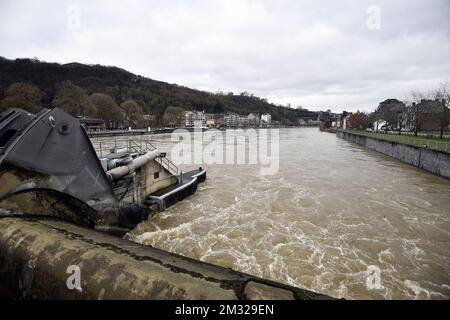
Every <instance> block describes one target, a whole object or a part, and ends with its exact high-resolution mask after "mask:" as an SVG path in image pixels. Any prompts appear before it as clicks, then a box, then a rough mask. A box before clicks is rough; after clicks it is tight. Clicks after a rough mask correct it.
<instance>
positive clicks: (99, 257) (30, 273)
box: [0, 217, 329, 300]
mask: <svg viewBox="0 0 450 320" xmlns="http://www.w3.org/2000/svg"><path fill="white" fill-rule="evenodd" d="M74 266H76V268H79V269H78V271H77V269H76V268H74ZM77 275H79V277H78V278H76V276H77ZM77 279H79V287H78V286H77V285H78V284H77ZM68 284H69V285H68ZM2 298H8V299H183V300H184V299H200V300H202V299H213V300H216V299H230V300H234V299H256V300H259V299H280V300H281V299H327V298H329V297H327V296H324V295H320V294H317V293H314V292H311V291H307V290H303V289H299V288H295V287H291V286H288V285H284V284H280V283H276V282H273V281H269V280H264V279H260V278H257V277H253V276H251V275H248V274H244V273H240V272H236V271H233V270H231V269H226V268H222V267H219V266H215V265H212V264H208V263H204V262H201V261H196V260H193V259H189V258H185V257H182V256H179V255H176V254H172V253H169V252H166V251H163V250H160V249H157V248H152V247H148V246H143V245H140V244H137V243H133V242H130V241H127V240H124V239H120V238H116V237H113V236H110V235H106V234H103V233H100V232H96V231H94V230H90V229H85V228H81V227H78V226H75V225H72V224H69V223H65V222H61V221H52V220H37V219H29V220H27V219H21V218H6V217H4V218H0V299H2Z"/></svg>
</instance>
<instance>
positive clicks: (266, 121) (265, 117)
mask: <svg viewBox="0 0 450 320" xmlns="http://www.w3.org/2000/svg"><path fill="white" fill-rule="evenodd" d="M261 121H262V122H263V124H266V125H269V124H271V123H272V116H271V115H270V114H269V113H264V114H262V115H261Z"/></svg>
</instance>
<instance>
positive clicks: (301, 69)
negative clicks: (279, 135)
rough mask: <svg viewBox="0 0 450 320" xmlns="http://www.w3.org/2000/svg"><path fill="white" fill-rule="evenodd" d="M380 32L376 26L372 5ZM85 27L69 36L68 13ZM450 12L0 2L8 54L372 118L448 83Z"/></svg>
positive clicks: (267, 4)
mask: <svg viewBox="0 0 450 320" xmlns="http://www.w3.org/2000/svg"><path fill="white" fill-rule="evenodd" d="M373 4H375V5H378V6H379V8H380V10H381V29H380V30H369V29H368V28H367V26H366V20H367V18H368V15H367V12H366V11H367V8H368V6H369V5H373ZM70 5H78V6H79V8H80V9H81V25H80V26H81V28H80V29H79V30H76V31H74V30H70V29H69V28H67V19H68V15H67V8H68V6H70ZM448 16H450V4H449V2H448V1H446V0H436V1H426V0H413V1H404V0H399V1H375V0H372V1H366V0H363V1H361V0H356V1H350V0H345V1H331V0H330V1H297V0H285V1H274V0H266V1H260V0H246V1H243V0H236V1H230V0H217V1H200V0H193V1H137V0H129V1H127V2H126V3H124V2H120V3H119V2H112V1H87V0H86V1H40V2H39V3H38V2H35V1H23V0H21V1H10V2H5V1H2V2H0V27H1V29H0V43H1V44H2V47H1V50H0V55H3V56H6V57H8V58H15V57H25V56H28V57H34V56H37V57H39V58H40V59H42V60H48V61H57V62H71V61H79V62H85V63H100V64H106V65H117V66H120V67H122V68H125V69H128V70H130V71H132V72H135V73H138V74H141V75H145V76H148V77H151V78H154V79H158V80H162V81H167V82H170V83H178V84H180V85H185V86H190V87H194V88H199V89H203V90H210V91H216V90H219V89H220V90H222V91H233V92H241V91H249V92H252V93H254V94H257V95H259V96H262V97H267V98H268V99H269V100H270V101H272V102H275V103H284V104H286V103H291V104H292V105H303V106H306V107H310V108H311V109H319V108H332V109H334V110H337V111H339V110H342V109H347V110H356V109H365V110H370V109H372V108H374V107H375V106H376V105H377V103H378V102H379V101H381V100H383V99H385V98H389V97H398V98H403V97H405V96H406V95H407V94H408V92H409V91H410V90H412V89H424V90H426V89H428V88H429V87H432V86H434V85H438V84H439V82H442V81H446V80H450V79H449V76H450V61H449V59H448V57H450V41H449V40H450V34H449V30H450V23H449V19H448Z"/></svg>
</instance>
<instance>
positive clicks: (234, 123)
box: [225, 113, 241, 127]
mask: <svg viewBox="0 0 450 320" xmlns="http://www.w3.org/2000/svg"><path fill="white" fill-rule="evenodd" d="M240 123H241V117H240V116H239V115H238V114H236V113H228V114H226V115H225V126H227V127H238V126H239V124H240Z"/></svg>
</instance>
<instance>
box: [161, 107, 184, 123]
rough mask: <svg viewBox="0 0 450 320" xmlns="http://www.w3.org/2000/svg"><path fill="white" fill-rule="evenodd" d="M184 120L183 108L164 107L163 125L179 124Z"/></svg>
mask: <svg viewBox="0 0 450 320" xmlns="http://www.w3.org/2000/svg"><path fill="white" fill-rule="evenodd" d="M183 120H184V109H183V108H181V107H173V106H170V107H168V108H167V109H166V111H165V112H164V116H163V121H164V125H168V126H181V125H182V123H183Z"/></svg>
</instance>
